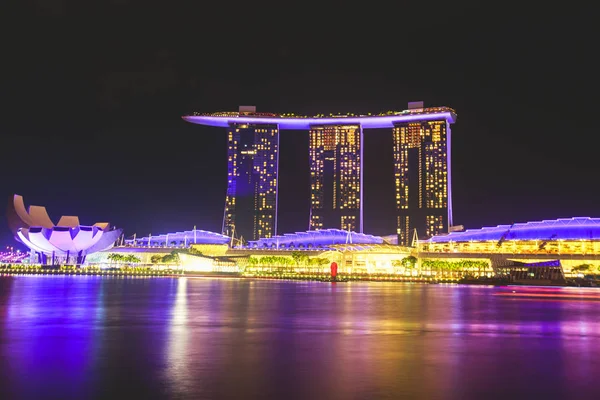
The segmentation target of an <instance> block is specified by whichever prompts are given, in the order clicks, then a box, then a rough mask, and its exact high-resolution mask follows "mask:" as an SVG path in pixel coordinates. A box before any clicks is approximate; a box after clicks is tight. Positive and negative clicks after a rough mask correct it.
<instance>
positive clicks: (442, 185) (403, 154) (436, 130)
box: [393, 102, 454, 246]
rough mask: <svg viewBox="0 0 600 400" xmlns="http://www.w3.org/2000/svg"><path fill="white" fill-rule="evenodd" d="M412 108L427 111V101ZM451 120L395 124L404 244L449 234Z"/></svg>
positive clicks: (398, 204)
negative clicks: (424, 107) (425, 106)
mask: <svg viewBox="0 0 600 400" xmlns="http://www.w3.org/2000/svg"><path fill="white" fill-rule="evenodd" d="M409 110H410V111H413V112H417V113H418V112H423V111H424V110H423V104H422V103H421V102H419V103H410V104H409ZM425 110H427V109H425ZM452 122H454V121H452ZM450 123H451V122H450V121H449V120H447V119H446V118H443V117H440V118H439V119H428V120H421V121H419V120H417V121H408V122H395V123H394V128H393V136H394V180H395V186H396V210H397V215H396V219H397V227H398V228H397V229H398V230H397V233H398V244H400V245H404V246H410V245H412V244H413V240H414V238H416V237H417V238H424V237H427V238H429V237H431V236H433V235H437V234H440V233H447V232H448V231H449V228H450V227H451V226H452V197H451V186H450Z"/></svg>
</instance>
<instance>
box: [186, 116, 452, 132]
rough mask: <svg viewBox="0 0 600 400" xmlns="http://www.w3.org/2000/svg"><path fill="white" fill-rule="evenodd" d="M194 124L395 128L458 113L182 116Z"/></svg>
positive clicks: (225, 126) (450, 120)
mask: <svg viewBox="0 0 600 400" xmlns="http://www.w3.org/2000/svg"><path fill="white" fill-rule="evenodd" d="M182 118H183V119H184V120H185V121H187V122H190V123H192V124H198V125H208V126H218V127H222V128H227V127H228V126H229V124H233V123H235V124H277V125H279V129H280V130H283V129H305V130H306V129H310V126H311V125H359V124H360V125H361V126H362V128H364V129H374V128H393V126H394V123H397V122H411V121H433V120H435V121H439V120H441V119H445V120H446V121H448V122H450V123H454V122H455V121H456V115H455V114H454V113H451V112H441V113H431V114H413V115H386V116H382V117H380V116H365V117H329V118H285V117H275V118H273V117H211V116H200V115H199V116H194V115H186V116H183V117H182Z"/></svg>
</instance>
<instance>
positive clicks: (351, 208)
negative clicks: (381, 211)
mask: <svg viewBox="0 0 600 400" xmlns="http://www.w3.org/2000/svg"><path fill="white" fill-rule="evenodd" d="M309 136H310V138H309V158H310V189H311V199H310V222H309V224H310V225H309V227H310V229H311V230H319V229H328V228H336V229H342V230H344V231H356V232H361V233H362V231H363V225H362V170H363V165H362V162H363V157H362V140H363V134H362V129H361V126H360V125H320V126H311V127H310V130H309Z"/></svg>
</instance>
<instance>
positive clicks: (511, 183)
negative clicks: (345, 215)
mask: <svg viewBox="0 0 600 400" xmlns="http://www.w3.org/2000/svg"><path fill="white" fill-rule="evenodd" d="M47 4H49V3H47ZM15 7H19V8H21V7H25V5H16V4H15ZM115 7H116V6H115ZM118 7H119V10H120V11H119V12H118V13H114V12H110V13H96V11H97V10H94V11H92V9H91V8H92V6H90V5H81V9H79V8H78V9H73V10H71V11H69V13H66V12H64V10H63V13H51V12H50V11H51V7H50V6H48V7H42V6H41V5H37V6H35V11H34V12H33V13H32V12H28V13H27V14H24V15H29V16H31V18H28V19H19V18H15V19H14V21H11V23H12V22H14V23H15V25H14V30H15V32H30V33H31V34H28V35H24V36H22V37H21V38H20V41H14V42H12V43H11V44H10V46H9V48H8V49H7V57H6V59H7V60H8V61H7V64H6V67H7V68H8V72H7V74H5V75H4V80H5V84H4V86H3V87H4V88H5V90H4V91H2V93H0V96H2V99H3V100H4V101H3V102H2V103H3V104H5V106H4V107H3V109H2V112H3V118H2V119H1V120H0V132H1V139H0V141H1V142H2V147H3V148H4V149H7V150H6V151H5V152H4V153H3V156H2V157H1V158H0V166H1V168H2V171H3V172H4V173H3V174H2V177H3V181H2V185H1V188H2V190H3V191H4V192H2V193H3V194H2V196H3V198H5V199H6V198H8V196H9V195H10V194H12V193H21V194H23V195H25V196H26V197H27V198H30V199H32V200H33V201H35V202H39V203H42V204H46V205H47V206H48V209H49V210H51V212H56V213H57V214H58V215H57V217H59V216H60V214H61V213H69V212H71V207H76V208H77V210H75V211H74V212H76V213H77V214H78V215H80V216H81V217H82V218H86V219H94V218H95V217H96V216H98V215H99V216H106V218H107V219H108V220H110V221H111V222H113V223H114V224H115V225H117V226H118V227H123V228H125V231H126V233H127V235H131V234H133V233H137V234H138V235H148V234H149V233H159V232H172V231H178V230H184V229H191V228H192V226H193V225H197V226H199V227H200V226H202V227H204V228H205V229H208V230H211V231H217V232H218V231H219V230H220V229H222V220H223V212H224V204H223V198H224V195H225V192H226V190H227V187H226V176H227V163H226V158H225V151H226V148H227V143H226V140H227V139H226V137H225V135H223V131H222V129H220V128H211V127H197V126H190V125H189V124H186V123H185V122H183V121H181V120H180V118H179V117H180V116H181V114H183V113H186V112H192V111H195V110H207V111H208V110H227V109H230V110H231V109H235V108H236V107H237V106H238V105H240V104H256V105H259V107H260V109H261V110H268V111H271V112H274V113H285V112H290V111H294V112H297V113H299V114H307V115H311V114H316V113H319V112H332V113H338V112H372V113H377V112H381V111H385V110H389V109H403V108H404V107H405V105H406V103H407V102H408V101H411V100H415V99H422V100H424V101H426V103H427V104H431V105H434V104H447V105H451V106H452V107H453V108H455V109H456V110H457V111H459V113H460V121H459V125H457V127H456V129H458V131H457V132H460V134H457V135H454V137H453V140H452V158H453V164H452V175H453V176H452V177H453V180H452V189H453V192H452V198H453V210H452V211H453V217H454V223H455V224H459V225H464V226H465V227H466V228H476V227H481V226H489V225H491V226H495V225H497V224H507V223H508V224H510V223H512V222H518V221H531V220H543V219H554V218H567V217H572V216H577V215H590V216H594V215H597V205H596V200H595V199H596V198H597V197H598V195H600V193H598V189H597V188H596V187H595V186H594V185H591V184H590V182H594V179H595V171H596V166H595V153H594V148H595V147H594V146H591V145H590V146H587V145H582V143H593V142H595V140H594V138H595V126H594V123H593V119H590V118H589V116H590V115H594V112H595V110H594V108H595V102H594V101H591V97H590V96H591V93H593V89H594V87H595V84H596V81H595V79H594V77H595V74H594V73H593V71H592V70H591V68H592V66H593V65H594V64H593V62H591V57H592V53H591V52H589V51H588V49H589V48H591V47H590V44H591V42H590V40H591V38H593V37H594V35H591V32H590V30H591V28H592V26H593V24H592V25H588V24H585V23H583V22H581V21H585V19H586V16H585V15H581V16H580V18H577V19H576V20H577V21H578V23H577V24H576V26H575V27H574V28H573V29H567V28H564V25H563V21H564V18H565V16H564V15H563V13H560V15H559V14H558V13H556V14H555V15H552V10H549V13H550V14H551V15H549V17H548V18H545V17H544V18H540V17H539V15H538V17H537V18H530V17H532V16H530V15H525V14H521V13H514V11H511V10H510V9H509V8H506V9H501V10H496V12H495V13H494V14H493V15H490V14H486V17H485V18H468V17H466V16H465V13H464V12H465V11H466V8H465V7H460V6H458V5H455V4H452V5H451V4H447V5H445V6H442V7H441V8H440V9H437V12H435V13H431V12H430V11H431V10H430V8H429V7H424V6H419V5H418V4H416V3H414V4H409V5H403V6H402V13H403V15H405V16H409V15H427V16H428V18H430V20H429V22H428V26H429V27H431V29H427V30H424V29H422V28H423V26H422V20H421V19H420V18H412V19H411V18H406V19H405V20H404V22H403V24H402V25H401V26H398V24H397V19H396V17H395V15H396V14H395V13H382V12H381V10H377V18H375V10H372V11H373V12H371V14H369V15H368V16H369V17H373V18H369V19H367V18H365V15H362V16H361V20H362V21H364V23H365V24H366V26H365V29H360V30H343V31H342V30H339V29H337V27H336V26H335V25H331V24H327V23H326V22H327V21H329V19H328V18H329V17H330V16H331V17H333V16H334V15H337V16H339V11H340V10H339V7H335V8H334V7H329V8H328V7H323V9H321V11H320V12H319V13H318V15H316V14H315V13H314V12H312V11H308V9H306V10H297V12H298V13H300V14H302V15H303V16H304V17H306V20H313V19H316V21H317V22H319V23H323V30H318V31H317V30H314V31H313V30H307V29H306V26H305V24H295V23H293V22H292V21H289V20H285V22H284V20H278V21H272V20H269V21H268V23H267V20H265V18H264V15H262V14H259V13H258V8H257V9H256V10H255V12H252V10H251V9H250V7H249V8H248V10H246V11H245V14H244V18H243V20H240V21H241V22H240V23H239V24H237V23H236V24H231V26H229V27H228V30H227V32H223V30H222V24H221V23H220V22H218V21H217V20H216V19H215V20H210V21H204V22H203V23H202V24H198V23H197V22H198V20H197V16H198V15H199V14H202V15H205V13H206V11H207V10H206V7H205V6H200V5H197V4H192V3H191V2H190V3H188V4H185V5H182V7H185V9H186V10H189V11H190V12H189V13H188V12H186V13H181V12H177V13H176V16H175V15H173V19H172V20H171V21H170V22H169V23H168V24H164V25H162V24H161V25H160V26H157V25H156V24H155V23H151V22H150V21H156V19H157V18H161V17H162V16H163V15H164V9H162V8H160V9H159V8H156V9H154V8H153V7H144V8H143V12H144V13H145V15H147V17H148V18H144V19H143V21H145V22H143V24H144V25H143V26H141V27H137V28H136V29H132V28H131V26H132V24H131V22H130V20H129V19H130V17H129V16H134V15H138V13H139V12H140V9H139V7H136V6H135V4H133V3H122V4H121V3H120V4H119V6H118ZM477 7H479V6H477ZM477 7H476V8H477ZM85 9H89V13H87V12H86V13H85V14H82V13H81V12H82V11H84V10H85ZM472 9H473V7H470V8H469V10H472ZM121 11H122V12H121ZM213 11H216V9H214V10H213ZM116 14H118V15H126V16H128V17H123V18H119V19H118V20H117V21H114V23H113V24H112V29H111V30H109V31H108V32H104V31H105V30H104V29H103V28H102V27H103V26H105V23H106V22H105V21H106V18H109V17H110V18H112V17H114V16H115V15H116ZM434 14H435V15H434ZM79 15H81V16H83V15H85V16H89V15H97V18H98V19H97V20H90V21H88V20H87V17H86V18H83V17H82V18H79V17H78V16H79ZM215 15H216V14H215ZM261 15H262V16H261ZM466 15H468V13H467V14H466ZM572 17H573V16H567V19H569V20H570V19H572ZM84 20H85V21H88V22H86V24H85V26H82V23H81V21H84ZM175 21H177V22H176V23H175ZM263 21H264V22H265V23H264V24H263V23H262V22H263ZM541 21H543V23H542V22H541ZM17 22H18V23H17ZM367 22H368V23H367ZM9 25H10V24H9ZM59 27H60V29H58V28H59ZM8 29H10V27H8ZM38 31H39V32H43V34H39V35H35V34H33V32H38ZM69 32H78V34H77V35H70V34H68V33H69ZM98 32H104V33H103V34H102V35H100V34H98ZM215 32H222V33H223V35H224V38H223V39H224V40H228V38H229V37H232V38H238V39H239V38H242V37H244V38H245V37H248V38H249V40H247V41H246V40H243V41H241V42H239V43H238V45H237V47H236V50H235V52H236V56H235V57H236V60H243V62H241V61H240V62H234V61H232V57H231V52H232V47H231V46H230V45H224V44H223V43H224V41H222V40H211V39H208V38H214V37H215V36H214V35H215ZM249 32H253V33H252V34H249ZM274 32H281V34H277V35H276V34H274ZM415 32H420V33H419V36H418V38H417V36H416V35H415ZM533 32H535V34H533ZM79 38H85V40H86V45H85V46H81V42H80V40H79ZM142 38H143V40H142ZM199 38H202V40H201V43H200V42H199ZM417 39H418V40H417ZM142 43H143V45H142ZM228 43H229V42H228ZM257 43H261V44H263V45H261V46H257ZM399 43H400V44H401V45H399ZM436 46H439V47H436ZM257 47H258V48H257ZM441 47H443V48H446V49H449V50H448V51H443V50H441ZM359 48H361V49H364V51H362V52H361V54H360V55H357V56H356V57H354V58H352V59H349V58H348V56H349V55H350V54H355V53H356V51H357V49H359ZM393 49H397V50H393ZM438 51H439V53H438ZM557 54H562V56H560V57H557ZM40 60H43V62H41V61H40ZM325 60H330V61H333V60H340V62H329V61H328V62H325ZM342 60H344V61H343V62H342ZM567 137H571V138H577V139H576V140H567ZM280 140H281V143H280V144H281V148H282V150H281V154H280V162H279V174H280V177H281V182H280V186H279V195H280V200H281V203H282V204H281V205H280V207H279V210H278V214H279V221H278V225H279V227H280V229H281V232H292V231H300V230H306V229H307V225H308V222H307V221H308V218H309V216H308V210H309V206H310V182H309V179H308V173H309V160H308V152H306V153H304V152H303V151H302V152H299V154H296V153H295V152H294V151H292V149H295V148H307V147H308V137H304V136H303V135H302V134H300V133H295V132H291V131H290V132H289V134H286V135H281V137H280ZM364 145H365V146H364V147H365V150H364V162H365V163H367V164H369V165H375V167H371V168H370V170H369V168H367V169H365V171H364V177H363V179H364V187H365V190H366V191H367V192H368V193H377V194H378V195H377V196H376V197H374V198H371V197H369V196H366V197H365V198H364V199H363V200H364V204H363V207H364V214H365V215H364V217H365V226H364V230H365V231H366V232H372V233H375V234H387V233H390V232H394V230H395V229H396V221H395V220H393V221H388V220H386V219H385V216H386V215H390V213H393V212H395V211H394V210H395V207H396V205H395V202H394V195H395V193H394V192H395V187H394V182H393V181H391V182H390V181H388V180H385V179H383V178H382V177H381V176H380V175H379V173H380V172H383V171H389V170H390V168H392V169H393V165H394V164H393V163H394V160H393V154H392V153H391V152H389V153H388V152H387V150H386V151H385V152H384V153H382V152H381V151H379V149H391V148H392V146H393V139H392V137H390V136H388V133H387V132H379V131H373V133H372V134H369V135H366V136H365V143H364ZM297 169H299V170H297ZM286 182H287V183H286ZM65 199H68V200H69V201H68V203H69V204H66V203H67V202H66V201H65ZM286 205H287V206H286ZM298 210H302V211H298ZM3 218H4V215H3V213H0V219H2V220H1V221H0V225H2V226H6V223H5V222H4V221H5V220H4V219H3ZM296 221H297V222H296ZM0 235H1V242H2V243H6V244H10V243H12V235H11V234H10V232H9V230H8V229H6V228H4V229H3V230H1V231H0Z"/></svg>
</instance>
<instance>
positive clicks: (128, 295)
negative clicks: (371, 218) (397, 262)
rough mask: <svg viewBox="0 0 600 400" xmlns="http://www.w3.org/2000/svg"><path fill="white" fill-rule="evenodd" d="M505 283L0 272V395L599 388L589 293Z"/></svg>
mask: <svg viewBox="0 0 600 400" xmlns="http://www.w3.org/2000/svg"><path fill="white" fill-rule="evenodd" d="M517 290H518V291H520V292H523V291H525V292H526V291H527V289H517ZM511 291H512V290H509V291H507V290H506V289H499V288H493V287H476V286H456V285H447V286H445V285H417V284H398V283H363V282H361V283H338V284H327V283H317V282H288V281H258V280H257V281H252V280H237V279H194V278H173V279H170V278H116V277H113V278H106V277H105V278H102V277H63V276H55V277H44V276H19V277H0V399H61V400H66V399H78V400H81V399H120V398H129V399H221V398H228V399H229V398H230V399H385V398H390V399H392V398H393V399H398V398H407V399H481V398H485V399H496V398H497V399H510V398H519V399H520V398H544V399H555V398H573V399H587V398H590V399H597V398H600V383H598V382H599V381H600V380H599V379H600V358H599V357H598V356H599V355H600V315H599V312H598V311H599V310H600V301H594V300H573V299H569V298H554V297H543V298H523V297H515V296H512V295H510V294H511ZM554 293H561V294H564V293H594V294H595V295H596V296H598V294H596V293H600V292H596V291H595V290H594V289H581V290H575V291H573V289H555V290H554ZM502 294H504V295H502ZM506 294H508V295H506Z"/></svg>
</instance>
